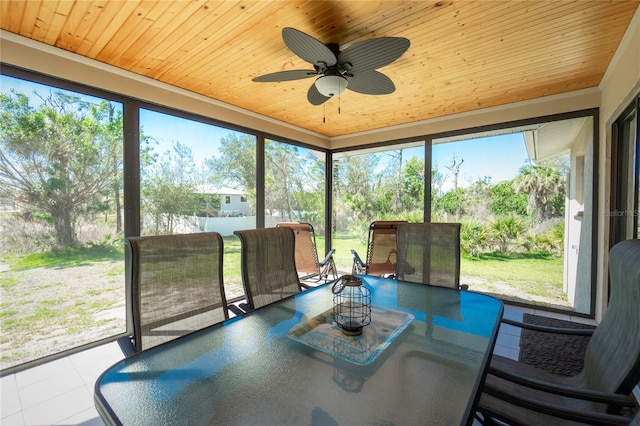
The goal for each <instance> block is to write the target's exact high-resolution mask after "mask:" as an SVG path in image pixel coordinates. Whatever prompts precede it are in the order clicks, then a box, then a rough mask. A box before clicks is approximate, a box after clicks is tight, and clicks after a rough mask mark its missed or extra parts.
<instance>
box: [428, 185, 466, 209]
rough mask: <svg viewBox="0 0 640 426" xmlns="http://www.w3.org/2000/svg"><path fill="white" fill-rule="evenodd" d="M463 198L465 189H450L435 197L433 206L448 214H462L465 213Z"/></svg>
mask: <svg viewBox="0 0 640 426" xmlns="http://www.w3.org/2000/svg"><path fill="white" fill-rule="evenodd" d="M465 199H466V191H465V189H464V188H458V189H456V190H451V191H449V192H445V193H444V195H442V197H440V198H437V199H436V203H435V208H436V209H437V210H441V211H443V212H445V213H447V214H450V215H454V216H462V215H464V214H465V213H466V208H465Z"/></svg>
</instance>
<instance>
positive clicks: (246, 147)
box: [204, 133, 256, 203]
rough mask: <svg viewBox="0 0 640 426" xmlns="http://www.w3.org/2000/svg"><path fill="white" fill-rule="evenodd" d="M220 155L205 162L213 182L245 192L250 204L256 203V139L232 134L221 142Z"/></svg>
mask: <svg viewBox="0 0 640 426" xmlns="http://www.w3.org/2000/svg"><path fill="white" fill-rule="evenodd" d="M220 154H221V155H220V156H219V157H212V158H208V159H206V160H205V161H204V165H205V167H206V168H207V169H208V176H210V180H211V182H212V183H213V184H214V185H218V186H229V187H231V188H234V189H238V190H242V191H245V193H246V194H247V198H248V200H249V202H250V203H253V202H255V199H256V138H255V137H254V136H251V135H244V134H239V133H230V134H228V135H227V136H225V137H223V138H222V139H221V140H220Z"/></svg>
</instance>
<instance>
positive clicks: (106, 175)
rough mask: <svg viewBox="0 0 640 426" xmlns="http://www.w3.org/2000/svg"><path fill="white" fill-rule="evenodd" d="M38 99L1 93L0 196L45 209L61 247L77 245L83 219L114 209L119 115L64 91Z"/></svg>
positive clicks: (119, 146)
mask: <svg viewBox="0 0 640 426" xmlns="http://www.w3.org/2000/svg"><path fill="white" fill-rule="evenodd" d="M39 97H40V99H41V101H42V103H41V104H40V105H39V106H38V107H37V108H36V107H33V106H31V105H30V104H29V98H28V96H27V95H25V94H22V93H17V92H15V91H12V92H11V93H10V94H9V95H7V94H0V143H1V147H2V149H1V150H0V196H2V197H5V198H6V197H8V198H16V199H17V200H18V201H19V202H20V203H22V204H23V205H25V206H27V207H28V208H30V209H31V210H32V211H34V212H37V213H43V214H44V215H45V217H46V218H47V219H48V220H50V221H51V222H52V224H53V227H54V229H55V233H56V242H57V244H58V245H59V246H63V247H71V246H76V245H77V244H78V241H77V236H76V223H77V219H78V218H79V217H80V216H81V215H82V214H84V213H86V212H87V211H102V210H104V209H106V208H107V206H108V203H107V202H106V201H105V200H107V199H108V198H109V197H110V194H112V191H113V185H114V175H116V174H117V173H118V172H119V167H120V165H119V163H118V159H119V158H121V151H122V127H121V125H120V126H119V127H118V124H117V123H121V119H122V118H121V112H120V111H119V110H118V111H116V110H114V109H113V108H112V106H111V105H110V104H109V102H108V101H103V102H101V103H100V104H98V105H91V104H89V103H87V102H84V101H83V100H82V99H81V98H80V97H78V96H75V95H70V94H66V93H64V92H62V91H56V92H52V93H50V94H49V95H48V96H47V97H41V96H39ZM114 115H115V116H114ZM110 120H111V121H110ZM114 172H115V173H114Z"/></svg>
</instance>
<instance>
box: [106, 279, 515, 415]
mask: <svg viewBox="0 0 640 426" xmlns="http://www.w3.org/2000/svg"><path fill="white" fill-rule="evenodd" d="M361 278H362V281H363V283H364V284H365V285H366V286H367V287H368V288H369V289H370V290H371V323H370V324H369V325H367V326H365V327H364V329H363V332H362V334H361V335H359V336H349V335H346V334H344V333H342V332H341V331H340V329H339V328H338V326H337V325H336V324H335V322H334V321H333V315H332V310H333V296H334V295H333V293H332V291H331V286H330V285H322V286H319V287H316V288H313V289H311V290H307V291H304V292H302V293H299V294H297V295H295V296H293V297H289V298H286V299H283V300H281V301H279V302H276V303H273V304H270V305H267V306H265V307H262V308H260V309H257V310H255V311H252V312H250V313H247V314H245V315H243V316H240V317H236V318H232V319H230V320H227V321H225V322H223V323H221V324H217V325H214V326H211V327H209V328H206V329H203V330H200V331H198V332H195V333H193V334H189V335H187V336H183V337H181V338H178V339H176V340H173V341H170V342H167V343H165V344H162V345H160V346H156V347H154V348H151V349H148V350H146V351H143V352H140V353H137V354H135V355H133V356H130V357H128V358H125V359H123V360H122V361H120V362H118V363H116V364H115V365H113V366H112V367H110V368H109V369H108V370H106V371H105V372H104V373H103V374H102V375H101V376H100V377H99V379H98V380H97V382H96V385H95V405H96V408H97V409H98V412H99V413H100V416H101V417H102V419H103V420H104V421H105V423H107V424H123V425H177V424H189V425H214V424H221V425H232V424H243V425H248V424H260V425H288V424H300V425H302V424H305V425H359V424H397V425H418V424H421V425H457V424H471V423H472V422H473V414H474V411H475V407H476V404H477V401H478V399H479V394H480V389H481V386H482V383H483V381H484V377H485V375H486V371H487V366H488V363H489V360H490V357H491V353H492V351H493V347H494V344H495V340H496V336H497V333H498V328H499V324H500V319H501V318H502V312H503V305H502V302H500V301H499V300H497V299H495V298H493V297H490V296H487V295H483V294H479V293H474V292H471V291H458V290H453V289H448V288H442V287H435V286H428V285H423V284H415V283H409V282H403V281H396V280H391V279H385V278H376V277H369V276H361Z"/></svg>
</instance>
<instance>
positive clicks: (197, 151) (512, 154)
mask: <svg viewBox="0 0 640 426" xmlns="http://www.w3.org/2000/svg"><path fill="white" fill-rule="evenodd" d="M0 88H1V90H2V92H3V93H8V92H9V90H10V89H11V88H14V89H16V91H18V92H22V93H26V94H29V95H30V97H31V99H32V100H35V101H37V98H36V97H35V96H31V95H32V93H33V91H34V90H37V91H38V93H40V94H43V95H46V94H47V93H48V90H49V88H48V87H47V86H44V85H40V84H36V83H32V82H28V81H23V80H19V79H15V78H11V77H8V76H4V75H3V76H0ZM83 96H84V97H86V98H88V99H89V100H90V101H95V102H98V101H99V99H98V98H93V97H89V96H86V95H83ZM32 102H33V101H32ZM33 105H34V106H35V102H33ZM140 122H141V124H142V126H143V128H144V132H145V134H147V135H150V136H152V137H153V138H154V139H156V140H158V142H160V146H158V148H157V149H158V151H159V152H163V151H164V150H165V149H170V147H171V145H172V144H173V142H174V141H180V142H182V143H186V144H188V145H190V146H191V148H192V152H193V156H194V159H195V161H196V163H200V162H201V161H202V160H204V159H205V158H209V157H211V156H212V155H215V154H216V153H217V152H218V150H219V146H220V143H219V141H220V139H221V138H222V137H225V136H227V135H229V134H230V133H233V131H231V130H228V129H224V128H219V127H215V126H211V125H207V124H203V123H199V122H195V121H190V120H185V119H181V118H177V117H172V116H170V115H166V114H160V113H156V112H153V111H148V110H143V111H142V112H141V117H140ZM405 155H406V157H410V156H413V155H415V156H418V157H419V158H424V156H423V152H422V148H412V149H410V150H407V152H406V154H405ZM453 156H455V157H456V158H457V159H458V161H459V160H461V159H463V160H464V163H463V164H462V166H461V167H460V174H459V177H458V185H459V186H462V187H465V186H468V185H470V184H471V183H473V182H475V181H477V180H478V179H481V178H483V177H485V176H490V177H491V181H492V182H494V183H495V182H499V181H502V180H507V179H512V178H514V177H515V176H516V175H517V174H518V170H519V168H520V167H522V166H523V165H524V164H525V161H526V159H527V152H526V149H525V145H524V139H523V136H522V134H521V133H515V134H511V135H501V136H494V137H487V138H481V139H472V140H467V141H461V142H450V143H442V144H436V145H434V147H433V162H434V166H435V167H437V168H438V170H439V172H440V173H442V174H443V175H445V177H447V179H446V182H445V185H443V190H445V191H446V190H448V189H450V187H451V185H452V178H451V173H450V172H449V170H447V169H446V168H445V166H447V165H449V163H450V161H451V159H452V158H453Z"/></svg>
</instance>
